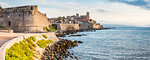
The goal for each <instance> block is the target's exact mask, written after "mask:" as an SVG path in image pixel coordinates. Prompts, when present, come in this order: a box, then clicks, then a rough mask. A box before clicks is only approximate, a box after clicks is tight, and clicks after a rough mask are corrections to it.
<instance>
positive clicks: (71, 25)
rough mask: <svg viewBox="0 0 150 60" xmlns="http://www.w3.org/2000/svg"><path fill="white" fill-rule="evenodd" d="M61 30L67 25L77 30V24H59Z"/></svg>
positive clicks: (65, 28) (64, 29)
mask: <svg viewBox="0 0 150 60" xmlns="http://www.w3.org/2000/svg"><path fill="white" fill-rule="evenodd" d="M60 27H61V30H63V31H66V30H67V28H68V27H73V28H75V30H79V24H60Z"/></svg>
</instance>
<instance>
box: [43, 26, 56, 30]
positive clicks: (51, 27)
mask: <svg viewBox="0 0 150 60" xmlns="http://www.w3.org/2000/svg"><path fill="white" fill-rule="evenodd" d="M43 30H45V31H48V32H54V31H57V29H55V28H54V27H53V26H52V25H49V27H44V28H43Z"/></svg>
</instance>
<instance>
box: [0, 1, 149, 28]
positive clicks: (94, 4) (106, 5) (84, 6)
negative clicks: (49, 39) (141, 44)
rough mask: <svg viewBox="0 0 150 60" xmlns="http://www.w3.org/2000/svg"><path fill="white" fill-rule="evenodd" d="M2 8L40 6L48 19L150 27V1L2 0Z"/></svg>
mask: <svg viewBox="0 0 150 60" xmlns="http://www.w3.org/2000/svg"><path fill="white" fill-rule="evenodd" d="M0 5H2V7H13V6H23V5H38V7H39V10H40V11H41V12H42V13H47V16H48V17H58V16H67V15H74V14H76V13H79V14H81V15H83V14H85V13H86V11H89V12H90V15H91V18H92V19H95V20H96V21H98V22H99V23H102V24H106V23H107V24H123V25H133V26H145V27H147V26H149V27H150V0H0Z"/></svg>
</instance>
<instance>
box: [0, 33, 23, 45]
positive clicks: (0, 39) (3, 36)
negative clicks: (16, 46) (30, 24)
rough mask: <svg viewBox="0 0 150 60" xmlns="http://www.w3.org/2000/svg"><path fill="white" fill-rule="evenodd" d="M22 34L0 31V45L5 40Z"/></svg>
mask: <svg viewBox="0 0 150 60" xmlns="http://www.w3.org/2000/svg"><path fill="white" fill-rule="evenodd" d="M22 35H24V34H23V33H1V32H0V47H1V46H2V45H3V44H4V43H5V42H7V41H9V40H11V39H13V38H16V37H18V36H22Z"/></svg>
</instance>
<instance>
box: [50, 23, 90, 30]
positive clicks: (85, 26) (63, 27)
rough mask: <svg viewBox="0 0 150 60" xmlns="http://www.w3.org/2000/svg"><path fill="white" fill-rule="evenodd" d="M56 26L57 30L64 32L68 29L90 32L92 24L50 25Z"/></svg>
mask: <svg viewBox="0 0 150 60" xmlns="http://www.w3.org/2000/svg"><path fill="white" fill-rule="evenodd" d="M52 25H53V26H57V29H58V30H63V31H66V30H67V28H68V27H74V28H75V29H76V30H92V29H93V24H52Z"/></svg>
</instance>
